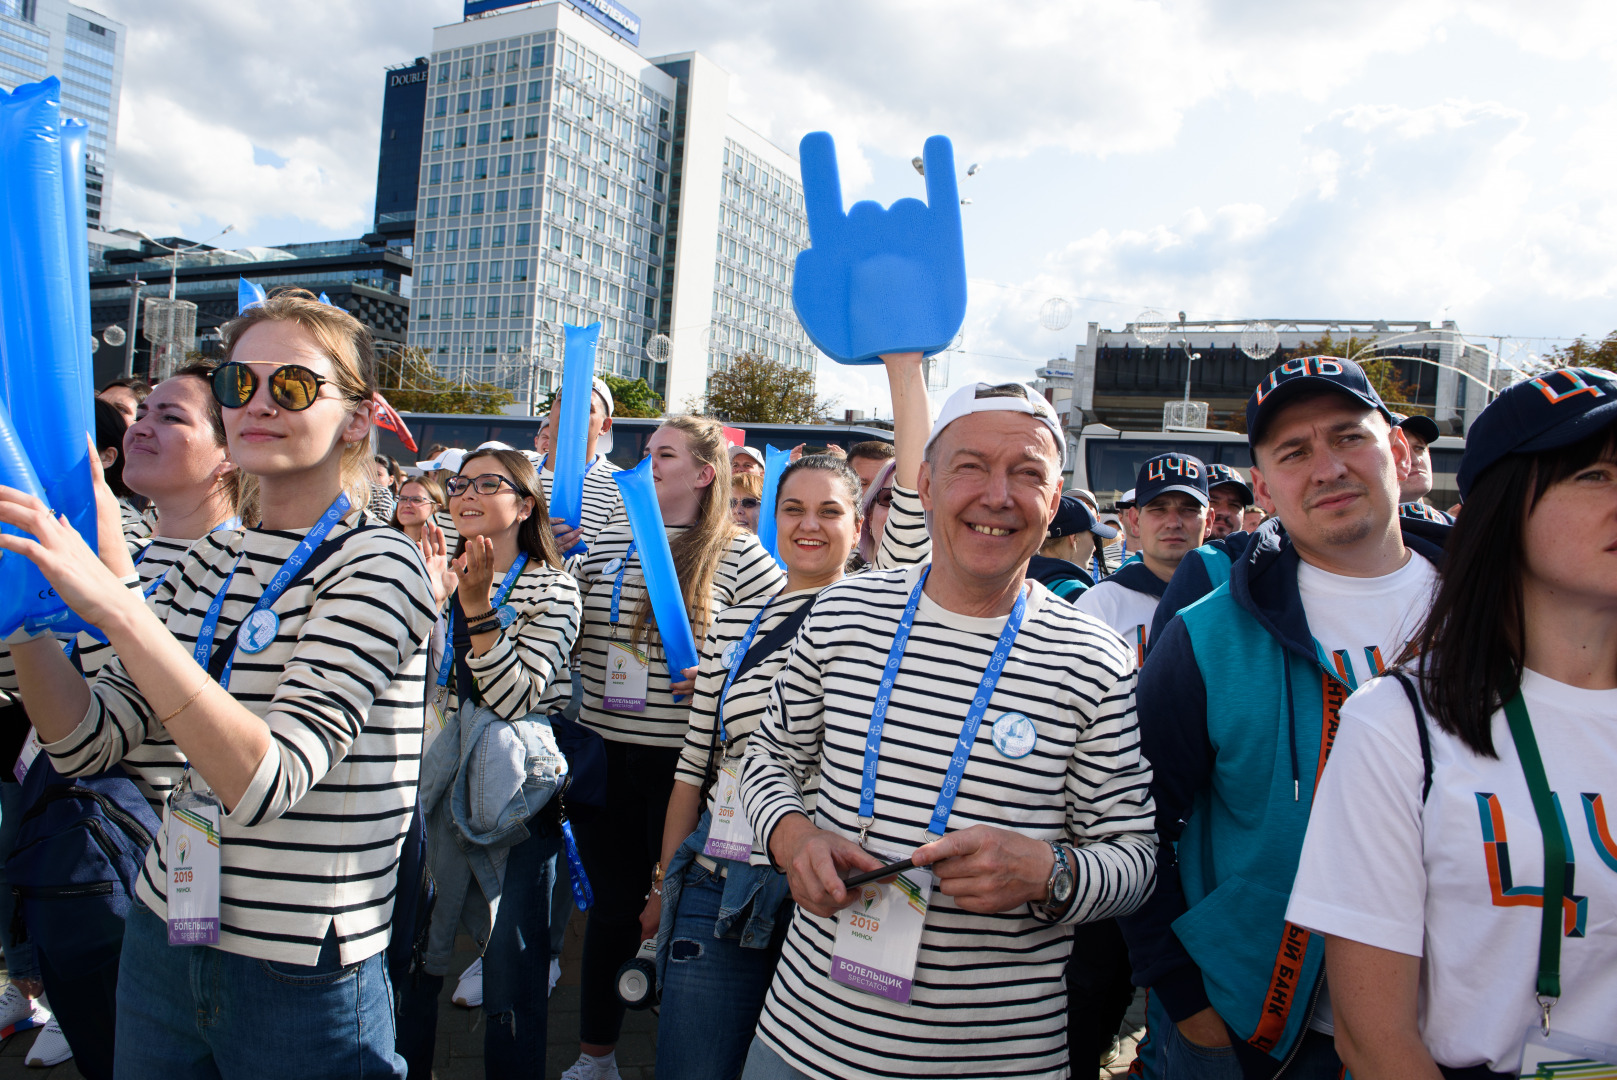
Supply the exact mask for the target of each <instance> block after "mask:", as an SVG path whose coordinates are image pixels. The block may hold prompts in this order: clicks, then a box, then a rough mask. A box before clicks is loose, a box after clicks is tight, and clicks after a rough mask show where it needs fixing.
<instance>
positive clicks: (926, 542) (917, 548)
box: [875, 484, 932, 570]
mask: <svg viewBox="0 0 1617 1080" xmlns="http://www.w3.org/2000/svg"><path fill="white" fill-rule="evenodd" d="M930 558H932V534H930V533H928V532H927V531H926V511H925V510H923V509H922V508H921V496H920V494H919V493H918V492H916V491H915V490H913V489H911V488H906V487H901V486H899V485H898V484H894V485H893V504H892V505H891V506H889V507H888V508H887V527H886V528H884V529H883V530H882V534H881V543H880V544H878V545H877V547H876V562H875V568H876V569H877V570H894V569H897V568H898V567H900V566H914V565H916V564H918V563H924V562H926V561H927V560H928V559H930Z"/></svg>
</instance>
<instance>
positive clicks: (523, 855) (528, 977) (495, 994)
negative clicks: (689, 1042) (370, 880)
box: [119, 822, 561, 1080]
mask: <svg viewBox="0 0 1617 1080" xmlns="http://www.w3.org/2000/svg"><path fill="white" fill-rule="evenodd" d="M528 828H529V830H530V833H529V836H528V838H527V839H526V840H524V841H522V842H521V843H519V844H517V845H515V846H514V847H512V848H511V853H510V854H509V855H508V856H507V857H506V864H505V878H504V881H503V882H502V883H501V886H500V906H499V909H498V911H497V912H496V913H495V918H494V928H493V931H492V932H491V933H490V935H489V943H488V948H487V949H486V950H485V951H484V953H483V1013H484V1015H485V1016H486V1017H487V1019H488V1023H487V1025H486V1026H485V1027H484V1029H483V1070H484V1075H485V1076H488V1077H491V1078H500V1080H504V1078H506V1077H533V1078H535V1080H540V1078H542V1077H543V1076H544V1068H545V1045H546V1040H547V1037H548V1031H547V1025H548V1021H549V1015H550V1013H549V1009H550V1002H549V997H550V994H549V989H550V982H549V979H550V896H551V890H552V888H553V886H554V883H555V873H556V861H557V860H556V852H557V849H558V848H559V847H560V846H561V838H560V837H559V836H541V835H540V834H539V832H538V831H537V829H536V827H535V825H534V823H532V822H530V823H529V825H528ZM443 985H444V980H443V976H441V975H428V974H426V973H425V972H416V974H415V976H414V978H413V980H412V981H411V982H410V983H408V984H406V985H404V986H401V987H400V988H399V995H400V998H401V1000H402V1005H401V1006H400V1009H399V1029H400V1037H399V1046H398V1049H399V1053H400V1054H402V1055H404V1058H405V1059H406V1060H407V1061H408V1062H409V1064H410V1065H411V1066H412V1068H411V1070H410V1073H411V1075H412V1076H413V1075H417V1074H419V1075H421V1076H430V1075H431V1072H432V1059H433V1054H434V1043H435V1037H436V1034H437V1030H438V998H439V996H440V994H441V992H442V990H443ZM119 1080H122V1077H120V1078H119Z"/></svg>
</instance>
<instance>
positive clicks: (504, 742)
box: [401, 450, 583, 1077]
mask: <svg viewBox="0 0 1617 1080" xmlns="http://www.w3.org/2000/svg"><path fill="white" fill-rule="evenodd" d="M410 487H411V485H409V484H406V485H405V489H406V493H408V491H409V489H410ZM448 489H449V510H450V513H451V514H452V515H453V516H454V519H455V522H456V523H457V524H458V525H459V527H460V534H461V537H462V539H461V542H460V550H458V551H457V552H455V553H454V554H455V558H454V560H453V562H452V563H450V562H449V560H448V554H449V553H448V552H447V551H446V550H445V549H444V545H443V536H442V533H441V531H440V530H439V529H438V528H437V527H436V526H435V525H433V524H431V523H430V522H429V523H428V524H426V526H425V529H424V536H423V540H422V550H423V552H424V553H425V555H426V556H427V565H428V570H429V572H430V573H433V574H435V575H437V576H439V577H440V578H441V579H442V580H443V581H444V585H442V586H440V588H441V589H446V590H447V589H449V588H452V589H453V593H454V597H453V601H452V602H451V604H450V612H449V623H450V630H449V634H448V637H449V640H450V642H451V648H450V650H449V652H448V653H447V654H444V655H441V656H437V657H435V661H436V662H435V663H434V664H433V666H432V667H431V669H430V671H431V675H432V678H433V680H434V685H433V686H431V687H430V688H429V691H428V698H429V701H430V703H431V704H430V709H431V710H432V711H433V712H434V713H438V714H441V715H442V716H443V717H444V718H445V720H446V721H447V724H446V726H445V727H444V734H442V735H441V736H438V737H437V738H436V739H435V741H434V742H433V743H432V745H431V747H430V749H429V750H428V752H427V756H426V759H425V761H424V763H423V774H422V805H423V807H425V808H426V809H427V811H428V814H427V829H428V861H429V865H430V866H431V867H432V872H433V877H434V879H435V880H436V882H437V887H438V899H437V901H436V904H435V906H434V908H433V912H432V924H431V928H430V930H429V932H428V940H427V950H426V955H425V968H426V974H425V976H422V977H419V978H418V979H417V980H416V981H415V982H414V984H413V985H411V986H410V987H408V988H406V989H405V990H404V997H405V1001H406V1005H405V1011H404V1012H403V1014H402V1015H404V1016H405V1017H406V1023H407V1030H406V1031H405V1032H404V1037H403V1038H402V1039H401V1044H404V1045H403V1046H401V1049H406V1048H407V1049H406V1053H405V1056H406V1058H407V1060H408V1063H409V1064H410V1065H411V1066H413V1068H412V1073H414V1072H420V1074H421V1075H427V1074H428V1073H429V1072H430V1071H431V1065H432V1058H433V1035H434V1032H435V1030H436V1027H437V1004H438V995H439V992H440V991H441V989H442V987H443V977H444V976H445V975H446V974H447V973H448V970H449V962H450V959H451V957H452V955H453V953H454V947H455V935H456V933H457V931H459V930H460V929H461V927H462V926H464V927H465V928H466V930H467V931H468V932H470V933H471V935H472V937H473V939H474V940H476V941H477V942H478V943H479V945H480V946H481V947H482V957H481V958H480V960H479V961H478V962H479V963H480V964H481V966H482V975H481V979H482V1006H483V1011H484V1013H485V1015H486V1016H487V1019H488V1023H487V1025H486V1026H485V1028H484V1033H483V1062H484V1068H485V1070H486V1073H487V1075H488V1076H490V1077H507V1076H509V1077H517V1076H527V1075H531V1073H532V1070H533V1067H534V1066H533V1063H534V1062H542V1061H544V1059H545V1037H546V1032H545V1025H546V1018H547V1011H548V996H549V995H548V979H547V971H548V968H549V966H550V894H551V887H552V885H553V883H554V875H555V865H556V864H555V855H556V853H557V851H558V849H559V848H560V829H559V823H558V820H557V815H556V811H555V809H554V808H553V807H552V805H551V804H549V803H548V802H547V803H546V805H544V806H542V807H539V808H538V810H537V812H536V813H530V812H529V810H530V804H531V802H535V801H539V800H547V799H548V798H549V796H550V793H551V791H553V790H554V787H555V780H556V775H555V772H554V767H555V764H556V763H557V762H558V761H559V760H560V754H559V751H556V750H555V746H554V741H553V739H552V738H551V737H550V734H549V724H548V721H547V720H546V719H545V718H546V717H547V716H549V715H550V714H552V713H557V712H560V711H561V710H562V709H563V708H565V707H566V705H567V702H568V699H569V698H570V697H571V695H572V680H571V677H570V674H569V671H568V657H569V656H570V655H571V653H572V651H573V643H574V642H575V641H576V640H577V638H578V627H579V622H580V619H581V618H582V609H583V605H582V600H581V599H580V595H579V590H578V585H577V583H576V582H575V581H574V580H573V578H572V576H571V575H570V574H568V573H567V572H566V571H565V570H563V569H562V562H561V556H560V554H559V553H558V552H557V550H556V542H555V539H554V537H553V535H552V533H551V529H550V525H549V515H548V513H547V512H546V507H545V500H544V493H543V489H542V488H541V486H540V481H539V475H538V473H537V472H536V471H535V469H534V467H533V465H532V464H531V463H530V462H529V461H528V459H527V458H526V457H525V456H524V455H523V454H521V453H520V452H518V451H515V450H475V451H473V452H472V453H470V454H468V455H467V457H466V459H465V461H464V462H463V463H462V464H461V469H460V473H459V474H458V475H456V476H453V477H451V478H450V480H449V484H448ZM479 706H481V708H480V707H479ZM434 721H435V717H429V719H428V722H429V724H430V723H433V722H434ZM523 732H525V733H526V735H527V737H526V738H524V737H522V733H523ZM533 740H538V741H540V742H543V743H544V745H545V746H546V747H547V748H548V749H549V750H550V751H551V753H552V754H553V758H552V759H544V755H540V758H541V759H544V760H542V763H541V764H540V765H539V766H538V767H539V768H540V770H541V772H543V773H544V775H543V776H542V777H536V776H530V775H529V773H528V772H523V771H521V770H509V769H508V770H506V771H503V772H502V771H500V770H499V769H497V768H491V767H489V766H488V765H486V764H485V763H486V762H489V761H493V762H497V763H503V762H508V761H509V760H512V759H513V757H514V759H515V760H517V761H523V760H528V759H531V758H532V757H533V755H532V754H531V753H527V754H525V753H524V752H523V746H524V744H525V743H528V742H530V741H533ZM529 764H530V766H531V764H532V762H531V760H530V761H529ZM545 770H549V771H545ZM530 771H531V769H530ZM450 777H454V779H453V780H450V779H449V778H450ZM463 777H464V783H465V789H466V790H467V791H468V792H469V793H471V794H470V795H469V798H468V804H469V807H470V812H469V813H468V814H466V815H464V816H462V815H460V814H458V813H456V812H455V811H453V810H452V804H453V803H454V791H455V786H454V785H457V784H460V783H461V782H462V778H463ZM528 780H534V781H538V782H533V783H525V781H528ZM543 780H548V783H544V782H542V781H543ZM517 822H525V827H524V828H522V829H513V826H514V825H515V823H517ZM513 832H516V833H518V834H520V835H518V836H513V835H512V833H513ZM485 860H486V861H485ZM496 913H497V914H496Z"/></svg>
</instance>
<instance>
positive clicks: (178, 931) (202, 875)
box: [163, 773, 224, 945]
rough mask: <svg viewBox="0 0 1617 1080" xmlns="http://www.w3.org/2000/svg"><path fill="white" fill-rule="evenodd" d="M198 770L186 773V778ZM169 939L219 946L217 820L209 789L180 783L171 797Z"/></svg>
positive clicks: (219, 815) (221, 812) (218, 814)
mask: <svg viewBox="0 0 1617 1080" xmlns="http://www.w3.org/2000/svg"><path fill="white" fill-rule="evenodd" d="M192 775H194V774H191V773H187V781H189V779H190V778H191V776H192ZM167 809H168V814H167V816H168V827H167V829H166V830H165V831H166V833H167V836H168V843H167V845H166V850H165V852H164V855H165V858H164V860H163V861H164V862H165V863H166V864H167V869H168V943H169V944H170V945H217V944H219V841H220V837H219V822H220V820H221V818H222V817H223V815H224V807H223V806H222V805H221V804H220V802H219V799H218V797H217V796H215V795H214V794H213V792H211V791H197V790H194V789H193V788H191V786H190V784H189V783H182V784H181V785H180V788H179V790H177V791H176V792H175V793H174V795H173V796H172V797H170V799H169V801H168V808H167Z"/></svg>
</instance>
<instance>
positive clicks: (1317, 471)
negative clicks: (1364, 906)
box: [1121, 357, 1447, 1080]
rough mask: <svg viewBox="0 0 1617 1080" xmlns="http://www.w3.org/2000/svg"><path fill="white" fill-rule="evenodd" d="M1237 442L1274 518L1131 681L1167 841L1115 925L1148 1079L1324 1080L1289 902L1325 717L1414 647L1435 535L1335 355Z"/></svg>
mask: <svg viewBox="0 0 1617 1080" xmlns="http://www.w3.org/2000/svg"><path fill="white" fill-rule="evenodd" d="M1247 430H1248V432H1249V435H1248V439H1249V442H1250V444H1251V446H1252V453H1253V461H1254V467H1253V470H1252V483H1253V487H1254V488H1255V489H1256V491H1257V494H1258V496H1259V498H1260V499H1263V500H1266V501H1267V502H1269V503H1272V505H1273V506H1274V507H1275V509H1276V512H1277V520H1271V521H1266V522H1265V523H1264V524H1263V525H1262V526H1261V527H1260V528H1259V530H1258V531H1257V533H1256V534H1255V535H1254V536H1253V537H1252V539H1251V541H1250V543H1249V544H1248V545H1247V546H1246V548H1245V550H1244V551H1242V552H1240V553H1239V554H1238V555H1236V556H1235V557H1234V561H1233V563H1232V565H1231V567H1230V575H1229V580H1228V581H1227V582H1225V583H1223V584H1221V585H1219V586H1218V587H1217V588H1216V589H1214V590H1213V591H1212V592H1211V593H1209V594H1208V595H1207V596H1206V597H1204V598H1203V599H1201V600H1200V601H1198V602H1197V603H1195V604H1192V605H1191V606H1189V607H1188V608H1185V609H1184V610H1182V611H1181V612H1180V613H1179V614H1178V615H1177V616H1175V617H1174V618H1173V619H1172V621H1171V622H1169V623H1168V626H1167V628H1166V629H1165V630H1164V631H1163V632H1162V636H1161V638H1160V639H1159V640H1158V641H1157V642H1156V643H1155V646H1154V648H1153V649H1152V651H1151V653H1150V655H1149V656H1148V657H1147V659H1146V662H1145V665H1144V667H1143V668H1142V669H1141V673H1140V677H1139V687H1138V691H1137V693H1138V699H1137V704H1138V710H1139V717H1140V731H1141V744H1142V747H1143V748H1144V749H1145V751H1146V754H1147V755H1148V757H1149V758H1150V760H1151V764H1152V769H1153V773H1154V776H1153V780H1152V793H1153V795H1154V796H1155V797H1156V799H1157V828H1158V834H1159V837H1160V840H1161V845H1162V847H1161V850H1160V852H1159V856H1158V871H1157V883H1156V889H1155V892H1154V894H1153V895H1152V897H1151V898H1150V899H1149V900H1148V901H1147V902H1146V904H1145V906H1143V907H1142V908H1141V909H1140V910H1139V911H1137V912H1136V913H1135V914H1134V915H1132V916H1130V917H1128V918H1127V919H1124V920H1121V922H1122V924H1123V931H1124V935H1125V937H1126V938H1127V940H1128V943H1129V952H1130V958H1131V960H1132V963H1133V967H1134V981H1135V982H1136V983H1137V984H1139V985H1141V986H1146V987H1149V988H1150V991H1151V995H1150V1004H1149V1008H1148V1019H1149V1022H1150V1035H1149V1038H1148V1041H1147V1043H1146V1045H1145V1047H1144V1048H1143V1052H1142V1066H1143V1068H1144V1070H1145V1072H1146V1074H1147V1075H1164V1074H1175V1075H1176V1076H1195V1077H1205V1078H1210V1080H1211V1078H1217V1080H1224V1078H1231V1080H1233V1078H1236V1077H1242V1076H1244V1077H1248V1078H1267V1077H1271V1076H1273V1075H1275V1074H1276V1073H1278V1072H1279V1071H1280V1070H1281V1069H1282V1068H1285V1069H1286V1074H1287V1076H1288V1077H1290V1076H1298V1077H1300V1078H1302V1080H1336V1078H1337V1076H1338V1074H1339V1072H1340V1069H1341V1062H1340V1061H1339V1060H1338V1059H1337V1057H1336V1053H1335V1049H1334V1046H1333V1040H1332V1035H1331V1032H1332V1026H1331V1021H1330V1009H1329V990H1328V988H1327V987H1326V986H1325V977H1324V965H1323V955H1324V949H1323V942H1321V941H1320V940H1318V939H1317V938H1312V937H1311V936H1310V935H1309V934H1308V932H1307V931H1305V930H1301V929H1299V928H1296V927H1293V926H1290V925H1289V924H1288V923H1287V922H1286V920H1285V910H1286V902H1287V899H1288V898H1289V896H1290V892H1291V884H1292V879H1293V877H1294V876H1295V874H1296V870H1297V860H1298V855H1299V853H1300V851H1301V848H1302V842H1303V833H1304V831H1305V830H1306V828H1307V825H1308V814H1309V807H1310V805H1311V802H1312V796H1313V791H1314V786H1315V784H1316V782H1317V781H1318V778H1319V775H1320V772H1321V770H1323V769H1324V767H1325V762H1326V759H1327V757H1328V755H1329V753H1330V748H1331V743H1332V741H1333V739H1334V737H1335V734H1336V724H1337V717H1338V711H1339V710H1340V708H1341V705H1342V702H1343V701H1344V700H1346V698H1347V696H1348V694H1349V693H1351V692H1352V691H1353V690H1354V689H1355V688H1357V686H1358V685H1359V684H1360V683H1361V682H1364V681H1367V680H1368V679H1370V678H1373V677H1374V676H1375V675H1377V674H1379V673H1380V671H1381V670H1382V669H1383V668H1384V667H1385V666H1388V665H1390V664H1392V663H1394V662H1396V660H1397V657H1398V654H1399V653H1400V652H1402V650H1403V647H1404V645H1405V643H1407V642H1408V641H1409V640H1410V639H1411V638H1412V637H1413V636H1414V634H1415V632H1416V630H1417V629H1418V626H1419V622H1420V620H1421V619H1422V618H1423V617H1424V615H1425V612H1426V609H1427V607H1429V604H1430V596H1431V594H1432V591H1433V590H1434V588H1435V585H1436V581H1437V572H1436V569H1435V564H1436V562H1437V561H1438V560H1439V559H1440V558H1441V553H1442V549H1441V543H1442V539H1443V538H1444V536H1445V535H1446V532H1447V529H1446V527H1444V526H1441V525H1434V524H1431V523H1428V522H1413V521H1408V520H1400V519H1399V517H1398V515H1397V507H1398V486H1399V481H1400V479H1401V478H1402V477H1403V475H1404V474H1405V473H1407V471H1408V469H1409V462H1410V455H1409V446H1408V443H1407V442H1406V441H1405V438H1404V436H1403V434H1402V433H1401V432H1399V431H1398V430H1397V429H1395V428H1394V427H1393V426H1392V423H1391V420H1390V418H1389V416H1388V413H1387V409H1386V406H1385V405H1383V404H1382V402H1381V399H1380V397H1379V396H1378V395H1377V394H1376V392H1375V390H1374V389H1373V388H1372V387H1371V386H1370V384H1369V381H1368V380H1367V379H1366V378H1365V376H1364V373H1363V371H1362V370H1361V369H1360V368H1359V367H1358V366H1357V365H1355V364H1353V363H1352V362H1351V361H1347V360H1341V359H1337V358H1334V357H1309V358H1306V359H1297V360H1290V361H1287V362H1286V363H1285V364H1283V365H1281V366H1280V367H1279V368H1277V369H1276V370H1275V371H1274V372H1272V373H1270V375H1269V376H1267V377H1266V378H1265V379H1264V381H1263V382H1262V383H1261V384H1259V386H1258V389H1257V390H1256V391H1255V392H1254V393H1253V395H1252V398H1251V400H1250V401H1249V402H1248V404H1247ZM1210 690H1211V692H1209V691H1210Z"/></svg>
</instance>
